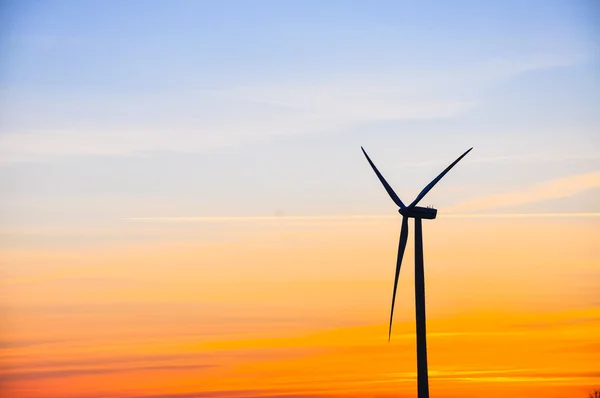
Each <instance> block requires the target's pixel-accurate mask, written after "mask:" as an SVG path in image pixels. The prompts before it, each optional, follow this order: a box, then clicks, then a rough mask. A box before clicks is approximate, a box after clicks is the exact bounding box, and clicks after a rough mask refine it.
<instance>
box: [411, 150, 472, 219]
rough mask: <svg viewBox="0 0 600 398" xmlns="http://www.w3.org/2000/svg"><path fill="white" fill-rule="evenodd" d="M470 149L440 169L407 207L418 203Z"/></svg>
mask: <svg viewBox="0 0 600 398" xmlns="http://www.w3.org/2000/svg"><path fill="white" fill-rule="evenodd" d="M471 149H473V148H470V149H468V150H467V151H466V152H465V153H463V154H462V155H460V156H459V157H458V159H456V160H455V161H454V162H452V164H451V165H450V166H448V167H446V170H444V171H442V172H441V173H440V175H439V176H437V177H435V179H434V180H433V181H431V182H430V183H429V184H428V185H427V186H426V187H425V188H423V190H422V191H421V193H420V194H419V196H417V198H416V199H415V200H414V201H413V202H412V203H411V204H410V205H408V207H409V208H411V207H415V206H416V205H417V203H419V201H420V200H421V199H423V198H424V197H425V195H427V193H428V192H429V191H431V188H433V187H434V186H435V184H437V183H438V181H439V180H441V179H442V177H443V176H445V175H446V173H447V172H449V171H450V169H451V168H453V167H454V165H455V164H456V163H458V162H459V161H460V160H461V159H462V158H464V157H465V156H466V155H467V153H469V152H471Z"/></svg>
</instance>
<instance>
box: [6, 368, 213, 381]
mask: <svg viewBox="0 0 600 398" xmlns="http://www.w3.org/2000/svg"><path fill="white" fill-rule="evenodd" d="M209 367H211V366H210V365H157V366H136V367H128V368H126V367H119V368H116V367H115V368H88V369H81V368H73V369H52V370H26V371H12V372H11V371H9V372H3V373H0V375H1V376H2V379H3V380H45V379H57V378H66V377H75V376H82V375H95V374H109V373H123V372H138V371H140V370H146V371H151V370H158V371H168V370H173V371H178V370H201V369H205V368H209Z"/></svg>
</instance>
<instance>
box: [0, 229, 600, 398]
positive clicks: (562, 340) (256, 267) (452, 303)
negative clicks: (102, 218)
mask: <svg viewBox="0 0 600 398" xmlns="http://www.w3.org/2000/svg"><path fill="white" fill-rule="evenodd" d="M598 220H599V219H598V218H589V217H580V218H562V219H558V218H497V219H493V218H481V219H477V218H443V217H442V218H440V219H439V220H436V221H435V222H426V223H425V266H426V289H427V315H428V348H429V369H430V384H431V387H430V389H431V394H432V396H436V397H443V398H450V397H481V396H484V394H485V396H486V397H506V396H508V395H510V394H514V396H519V397H544V398H547V397H548V398H559V397H564V398H567V397H586V396H587V393H588V392H589V391H591V390H592V389H593V387H594V386H596V387H598V386H600V366H599V361H598V359H599V354H600V345H599V344H598V339H597V337H596V336H598V335H600V301H599V297H598V295H597V291H598V288H599V282H598V281H600V278H599V276H600V269H599V264H600V252H599V251H598V248H597V245H596V244H595V241H594V240H593V238H592V237H594V236H599V233H600V222H599V221H598ZM159 226H160V228H163V229H164V233H165V235H169V236H171V237H172V239H171V240H167V241H163V242H162V243H157V242H155V241H151V240H148V239H144V231H146V230H147V229H150V228H157V224H146V223H136V222H132V226H131V228H132V230H131V232H130V235H131V237H132V239H131V240H130V243H128V244H118V245H117V244H111V243H96V244H91V243H87V244H82V245H79V246H77V247H71V246H69V245H67V244H65V245H62V246H61V245H52V246H44V245H41V244H38V245H36V246H35V247H22V248H12V249H3V250H2V252H1V253H0V255H1V257H2V263H3V266H2V272H3V276H4V278H3V281H2V285H3V286H2V299H3V303H4V307H5V311H3V312H4V317H5V320H4V323H5V324H6V325H7V327H5V328H4V330H3V333H2V336H1V337H2V342H3V349H2V351H1V352H2V362H3V368H2V369H3V370H2V379H3V380H4V386H3V388H4V389H5V391H8V392H9V396H11V397H88V396H90V397H133V396H140V397H192V396H210V397H220V396H222V397H256V396H270V397H275V396H302V397H313V396H314V397H317V396H318V397H329V396H331V397H334V396H335V397H375V396H376V397H387V396H389V397H392V396H394V397H397V396H406V397H408V396H414V395H415V393H416V380H415V371H416V366H415V359H416V355H415V338H414V328H415V326H414V301H413V283H412V278H413V275H414V274H413V264H412V261H413V255H412V236H411V240H410V243H409V246H408V252H407V255H406V257H405V262H404V265H403V269H402V272H401V276H400V283H399V293H398V299H397V302H396V303H397V309H396V314H395V323H394V329H393V334H392V341H391V343H388V342H387V331H386V329H387V325H386V322H387V319H388V318H387V317H388V311H389V305H390V296H391V289H392V277H393V272H394V271H393V267H394V260H395V250H396V244H397V242H396V239H397V235H398V231H397V229H398V227H399V220H396V219H386V218H374V219H340V220H327V219H324V220H314V219H306V220H302V219H295V220H285V219H282V220H263V221H261V220H253V221H248V222H243V221H231V222H227V223H221V224H219V225H218V226H213V227H212V228H218V229H219V230H220V232H219V233H220V236H221V239H220V240H219V241H213V242H208V243H207V242H206V241H203V240H200V239H197V238H195V236H198V235H200V234H201V232H202V231H201V230H202V229H203V228H206V226H205V225H204V224H191V225H182V224H176V223H175V224H169V225H167V224H160V225H159ZM66 233H69V232H68V231H67V232H66ZM70 233H72V234H73V235H74V236H75V235H77V234H80V233H81V231H72V232H70ZM198 392H203V393H205V394H206V395H197V394H198ZM178 394H179V395H178Z"/></svg>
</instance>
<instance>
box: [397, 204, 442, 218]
mask: <svg viewBox="0 0 600 398" xmlns="http://www.w3.org/2000/svg"><path fill="white" fill-rule="evenodd" d="M398 213H400V214H402V215H403V216H405V217H410V218H424V219H426V220H433V219H435V217H436V216H437V209H434V208H432V207H419V206H415V207H412V208H409V207H405V208H404V209H400V210H398Z"/></svg>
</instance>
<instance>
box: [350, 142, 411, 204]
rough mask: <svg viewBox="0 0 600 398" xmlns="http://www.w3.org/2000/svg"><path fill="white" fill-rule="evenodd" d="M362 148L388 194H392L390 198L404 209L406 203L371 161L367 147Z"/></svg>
mask: <svg viewBox="0 0 600 398" xmlns="http://www.w3.org/2000/svg"><path fill="white" fill-rule="evenodd" d="M360 149H362V151H363V153H364V154H365V157H366V158H367V160H368V161H369V164H370V165H371V167H372V168H373V171H374V172H375V174H377V177H378V178H379V181H381V183H382V184H383V187H384V188H385V190H386V191H387V193H388V195H390V198H392V200H393V201H394V203H396V205H397V206H398V207H400V208H401V209H404V208H405V207H406V206H404V203H402V201H401V200H400V198H399V197H398V195H396V192H394V190H393V189H392V187H390V184H388V183H387V181H386V180H385V178H383V176H382V175H381V173H380V172H379V170H377V167H375V164H374V163H373V162H372V161H371V158H370V157H369V155H367V152H366V151H365V148H363V147H362V146H361V147H360Z"/></svg>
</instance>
